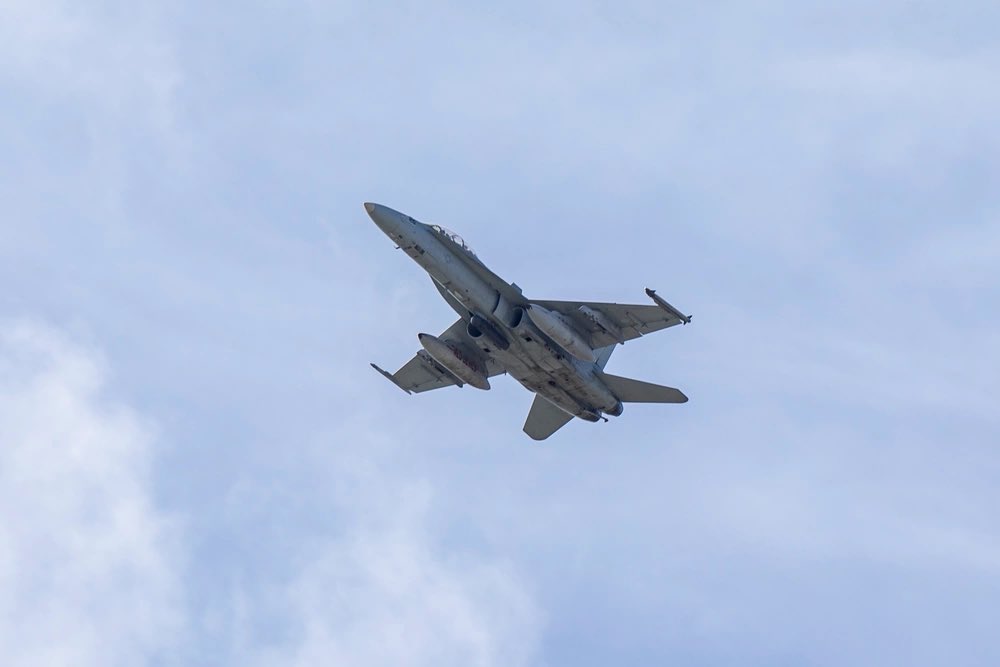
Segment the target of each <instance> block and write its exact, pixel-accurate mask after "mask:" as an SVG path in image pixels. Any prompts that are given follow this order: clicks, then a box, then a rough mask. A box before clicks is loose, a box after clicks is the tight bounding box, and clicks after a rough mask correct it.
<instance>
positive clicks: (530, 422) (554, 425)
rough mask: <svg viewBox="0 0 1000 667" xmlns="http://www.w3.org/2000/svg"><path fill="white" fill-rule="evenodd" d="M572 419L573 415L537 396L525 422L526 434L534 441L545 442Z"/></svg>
mask: <svg viewBox="0 0 1000 667" xmlns="http://www.w3.org/2000/svg"><path fill="white" fill-rule="evenodd" d="M572 418H573V415H571V414H569V413H568V412H566V411H564V410H563V409H562V408H558V407H556V406H555V404H553V403H551V402H549V400H548V399H546V398H544V397H542V396H539V395H538V394H535V400H534V402H533V403H532V404H531V410H530V411H529V412H528V418H527V419H526V420H525V421H524V432H525V433H527V434H528V435H529V436H530V437H531V439H532V440H545V438H547V437H549V436H550V435H552V434H553V433H555V432H556V431H558V430H559V429H561V428H562V427H563V426H565V425H566V424H567V423H568V422H569V420H570V419H572Z"/></svg>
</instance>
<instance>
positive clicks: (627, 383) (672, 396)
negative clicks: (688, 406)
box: [600, 373, 688, 403]
mask: <svg viewBox="0 0 1000 667" xmlns="http://www.w3.org/2000/svg"><path fill="white" fill-rule="evenodd" d="M600 377H601V379H602V380H603V381H604V384H606V385H607V386H608V389H610V390H611V393H612V394H614V395H615V396H617V397H618V400H620V401H621V402H623V403H687V400H688V397H687V396H685V395H684V393H683V392H682V391H681V390H680V389H674V388H673V387H664V386H663V385H659V384H653V383H652V382H643V381H642V380H633V379H632V378H623V377H620V376H618V375H611V374H610V373H601V374H600Z"/></svg>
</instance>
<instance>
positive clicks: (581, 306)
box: [531, 289, 691, 349]
mask: <svg viewBox="0 0 1000 667" xmlns="http://www.w3.org/2000/svg"><path fill="white" fill-rule="evenodd" d="M646 294H648V295H649V297H650V298H651V299H653V301H654V302H655V303H656V305H652V306H651V305H645V304H643V305H633V304H628V303H598V302H594V301H535V300H532V301H531V303H536V304H538V305H539V306H542V307H543V308H547V309H548V310H553V311H555V312H557V313H560V314H561V315H563V316H564V317H565V318H566V319H568V320H569V321H570V322H572V323H573V324H574V325H575V326H576V328H577V329H578V330H579V331H580V332H582V333H586V334H587V335H588V336H589V338H590V341H589V342H590V347H592V348H594V349H597V348H599V347H605V346H608V345H614V344H615V343H624V342H625V341H627V340H632V339H633V338H638V337H639V336H645V335H646V334H650V333H653V332H654V331H659V330H660V329H666V328H667V327H672V326H674V325H676V324H681V323H684V324H687V323H688V322H690V321H691V318H690V317H689V316H687V315H685V314H683V313H682V312H680V311H679V310H677V309H676V308H674V307H673V306H671V305H670V304H669V303H667V302H666V301H664V300H663V299H662V298H660V296H659V295H657V294H656V293H655V292H654V291H653V290H651V289H647V290H646Z"/></svg>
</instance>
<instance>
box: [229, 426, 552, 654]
mask: <svg viewBox="0 0 1000 667" xmlns="http://www.w3.org/2000/svg"><path fill="white" fill-rule="evenodd" d="M353 424H354V425H353V426H352V427H351V429H350V430H351V431H352V432H354V433H358V431H355V430H354V429H355V428H356V427H359V425H360V421H359V420H353ZM338 440H339V441H341V442H343V441H346V439H343V438H339V439H338ZM377 440H378V438H377V437H364V436H361V437H354V438H350V441H352V442H358V443H362V444H361V447H362V450H363V453H355V454H351V455H349V457H347V458H345V456H344V455H342V454H337V453H335V454H334V455H333V457H332V459H331V458H330V455H329V454H327V455H326V457H325V458H326V461H327V462H326V465H325V466H323V464H319V465H320V466H322V467H323V473H322V477H324V478H325V479H327V480H328V481H327V482H326V484H327V485H328V486H332V487H333V490H332V495H333V499H332V500H329V501H328V502H324V501H323V500H322V499H318V498H317V499H315V500H314V503H313V505H312V506H313V511H315V512H323V513H327V514H328V515H331V516H334V517H336V519H335V521H334V525H335V526H336V528H335V529H333V531H331V532H332V534H331V532H324V533H323V534H322V536H316V537H314V539H309V538H302V539H301V541H300V543H299V546H300V549H296V550H297V551H299V553H300V554H301V558H300V562H302V563H303V566H302V567H301V568H299V570H298V571H297V573H296V574H295V575H294V576H293V577H292V578H291V580H290V581H288V582H287V583H286V585H284V586H283V587H281V588H280V589H279V591H278V593H277V595H273V590H272V594H267V593H265V594H264V597H258V594H256V593H254V594H251V595H250V596H247V595H244V594H240V595H239V596H238V599H240V600H242V601H244V604H241V605H238V606H240V607H242V608H243V609H244V613H238V614H237V616H241V615H245V607H246V605H245V601H246V600H247V599H248V598H249V599H253V601H254V603H255V604H256V605H257V606H258V607H262V608H266V609H270V608H274V607H276V608H277V609H278V613H277V615H276V616H275V618H280V619H282V623H285V624H287V635H288V637H287V638H286V639H285V640H284V641H280V642H277V643H274V644H270V645H268V644H267V643H266V642H261V641H259V640H256V641H255V640H253V639H250V640H249V641H248V640H247V637H248V636H250V634H251V633H250V632H247V631H243V632H240V633H239V634H240V635H242V637H243V639H242V640H240V643H242V644H243V646H242V647H241V649H240V652H241V653H242V654H243V657H242V658H241V659H239V660H238V661H237V662H239V663H241V664H247V663H251V664H259V665H295V666H299V667H306V666H311V665H394V666H395V665H479V666H484V667H487V666H492V665H504V666H516V665H526V664H532V659H533V658H534V654H535V651H536V649H537V643H538V639H539V635H540V632H541V625H542V621H541V617H540V612H539V611H538V609H537V607H536V604H535V601H534V600H533V599H532V596H531V595H530V593H529V591H528V589H527V588H526V586H525V584H524V582H523V581H521V579H520V577H519V576H518V574H517V573H516V572H515V571H514V570H513V569H512V567H511V566H510V565H509V564H508V563H507V562H505V561H504V560H503V559H500V558H496V557H495V556H493V555H491V554H481V553H477V552H476V549H474V548H471V547H470V546H469V545H468V544H466V543H464V542H463V543H459V544H452V545H451V548H448V547H446V546H445V540H443V539H442V535H441V533H440V531H438V530H435V527H434V521H433V517H434V514H435V513H434V505H433V502H432V500H433V493H432V489H431V485H430V484H429V483H427V482H425V481H423V480H421V479H419V478H416V479H415V478H414V477H413V476H412V475H404V474H401V473H400V472H399V471H398V469H397V466H395V465H393V464H392V463H391V462H390V461H391V458H392V457H391V456H388V457H387V456H386V455H385V451H384V450H385V448H386V446H387V445H386V443H381V444H379V442H377ZM353 451H355V452H357V451H358V450H356V449H355V450H353ZM243 491H246V489H243ZM303 492H304V493H309V490H308V489H303ZM251 495H256V494H251ZM240 504H242V503H240ZM300 537H301V536H300ZM301 545H307V546H305V547H304V549H302V548H301ZM250 616H251V617H252V616H253V614H252V613H251V614H250ZM244 620H246V619H244ZM250 620H251V622H252V621H253V619H252V618H251V619H250Z"/></svg>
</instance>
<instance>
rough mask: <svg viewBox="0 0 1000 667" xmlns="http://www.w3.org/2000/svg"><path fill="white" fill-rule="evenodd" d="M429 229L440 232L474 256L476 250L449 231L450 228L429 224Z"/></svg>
mask: <svg viewBox="0 0 1000 667" xmlns="http://www.w3.org/2000/svg"><path fill="white" fill-rule="evenodd" d="M431 229H433V230H434V231H435V232H437V233H438V234H441V235H442V236H445V237H447V238H449V239H451V240H452V241H453V242H455V243H457V244H458V245H459V246H461V247H462V248H463V249H464V250H465V251H466V252H467V253H469V254H470V255H472V256H473V257H476V251H475V250H473V249H472V248H470V247H469V245H468V244H467V243H466V242H465V239H463V238H462V237H461V236H459V235H458V234H456V233H455V232H453V231H451V230H450V229H445V228H444V227H442V226H441V225H431Z"/></svg>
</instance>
